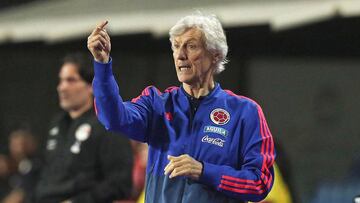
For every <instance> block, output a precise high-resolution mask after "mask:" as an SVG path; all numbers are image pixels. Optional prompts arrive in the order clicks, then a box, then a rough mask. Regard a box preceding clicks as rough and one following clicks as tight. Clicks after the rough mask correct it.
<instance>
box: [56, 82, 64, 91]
mask: <svg viewBox="0 0 360 203" xmlns="http://www.w3.org/2000/svg"><path fill="white" fill-rule="evenodd" d="M65 89H66V84H65V83H64V82H59V84H58V86H57V91H58V92H62V91H64V90H65Z"/></svg>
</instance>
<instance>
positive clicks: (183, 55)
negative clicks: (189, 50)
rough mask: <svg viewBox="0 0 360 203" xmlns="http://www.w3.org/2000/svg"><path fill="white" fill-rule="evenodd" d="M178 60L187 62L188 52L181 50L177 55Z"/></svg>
mask: <svg viewBox="0 0 360 203" xmlns="http://www.w3.org/2000/svg"><path fill="white" fill-rule="evenodd" d="M177 59H179V60H186V59H187V54H186V50H185V49H184V48H180V49H179V51H178V54H177Z"/></svg>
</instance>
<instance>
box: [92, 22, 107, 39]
mask: <svg viewBox="0 0 360 203" xmlns="http://www.w3.org/2000/svg"><path fill="white" fill-rule="evenodd" d="M108 22H109V21H107V20H104V21H102V22H101V23H99V24H97V25H96V28H95V29H94V30H93V31H92V32H91V34H90V36H91V35H95V34H97V33H99V32H100V31H101V30H103V29H104V27H105V26H106V25H107V24H108Z"/></svg>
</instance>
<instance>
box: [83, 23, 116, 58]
mask: <svg viewBox="0 0 360 203" xmlns="http://www.w3.org/2000/svg"><path fill="white" fill-rule="evenodd" d="M107 24H108V21H103V22H101V23H100V24H98V25H97V26H96V28H95V29H94V30H93V31H92V33H91V34H90V36H89V37H88V41H87V47H88V49H89V51H90V52H91V54H92V55H93V57H94V59H95V61H98V62H101V63H107V62H109V58H110V50H111V43H110V37H109V35H108V33H107V32H106V29H105V26H106V25H107Z"/></svg>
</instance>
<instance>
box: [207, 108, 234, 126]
mask: <svg viewBox="0 0 360 203" xmlns="http://www.w3.org/2000/svg"><path fill="white" fill-rule="evenodd" d="M210 119H211V121H212V122H214V123H215V124H217V125H225V124H226V123H228V122H229V120H230V114H229V112H227V111H226V110H224V109H220V108H217V109H214V110H213V111H212V112H211V113H210Z"/></svg>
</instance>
